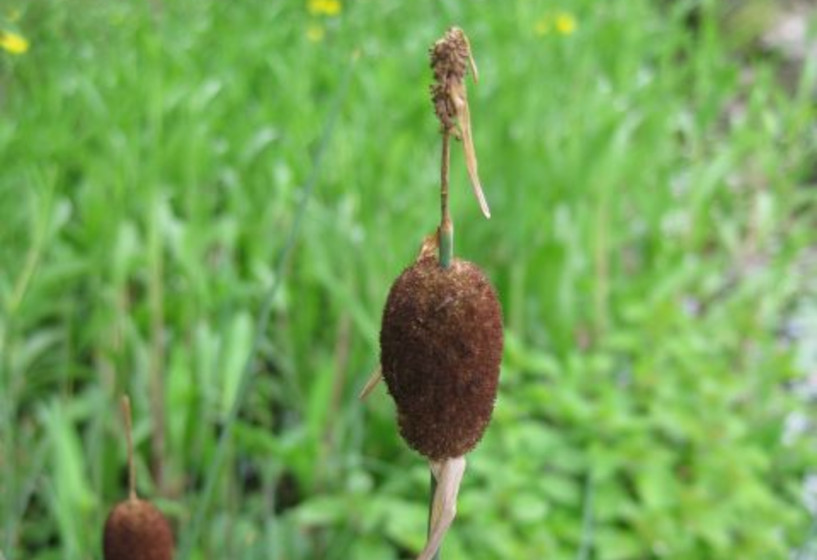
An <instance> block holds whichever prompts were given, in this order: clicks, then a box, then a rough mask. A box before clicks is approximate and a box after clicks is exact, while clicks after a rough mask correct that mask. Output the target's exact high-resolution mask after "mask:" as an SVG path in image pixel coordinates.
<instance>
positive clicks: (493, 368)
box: [362, 28, 502, 560]
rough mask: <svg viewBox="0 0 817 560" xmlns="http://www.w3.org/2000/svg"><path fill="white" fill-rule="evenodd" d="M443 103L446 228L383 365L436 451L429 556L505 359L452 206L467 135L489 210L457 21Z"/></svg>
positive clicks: (400, 415)
mask: <svg viewBox="0 0 817 560" xmlns="http://www.w3.org/2000/svg"><path fill="white" fill-rule="evenodd" d="M430 56H431V67H432V69H433V70H434V78H435V83H434V85H432V87H431V96H432V101H433V103H434V109H435V112H436V114H437V117H438V118H439V120H440V123H441V132H442V140H443V141H442V164H441V189H440V191H441V213H442V218H441V222H440V226H439V228H438V230H437V232H436V233H435V234H433V235H431V236H429V237H428V238H426V240H425V241H424V243H423V245H422V247H421V249H420V253H419V255H418V257H417V259H416V261H415V262H414V264H412V265H411V266H410V267H408V268H407V269H406V270H405V271H404V272H403V273H402V274H401V275H400V276H399V277H398V278H397V280H396V281H395V282H394V284H393V285H392V287H391V290H390V292H389V295H388V299H387V301H386V306H385V309H384V310H383V322H382V326H381V330H380V368H379V369H378V371H377V372H375V375H374V376H373V377H372V379H371V380H370V381H369V383H367V385H366V387H365V388H364V391H363V393H362V396H366V395H367V394H368V393H369V392H370V391H371V389H372V388H373V386H374V385H375V384H376V382H377V381H379V379H381V378H382V379H384V380H385V381H386V385H387V387H388V390H389V393H390V394H391V395H392V397H393V398H394V401H395V403H396V406H397V423H398V426H399V430H400V435H401V436H402V437H403V439H404V440H405V441H406V442H407V443H408V444H409V446H410V447H412V448H413V449H415V450H416V451H418V452H419V453H421V454H422V455H424V456H425V457H426V458H428V460H429V463H430V467H431V472H432V475H433V478H432V488H433V490H432V503H431V512H430V515H431V519H430V522H429V536H428V542H427V544H426V547H425V548H424V550H423V551H422V553H421V554H420V556H419V558H420V559H421V560H426V559H429V558H432V557H435V555H436V553H437V550H438V548H439V546H440V543H441V541H442V538H443V536H444V535H445V532H446V531H447V530H448V527H449V526H450V525H451V522H452V521H453V519H454V515H455V512H456V499H457V493H458V491H459V486H460V482H461V480H462V476H463V473H464V471H465V454H466V453H468V452H469V451H470V450H471V449H473V448H474V446H475V445H476V444H477V443H478V442H479V440H480V438H481V437H482V434H483V433H484V431H485V428H486V427H487V425H488V422H489V421H490V419H491V413H492V411H493V407H494V401H495V399H496V391H497V383H498V380H499V364H500V361H501V357H502V310H501V308H500V305H499V301H498V300H497V296H496V292H495V291H494V289H493V287H492V286H491V284H490V282H489V281H488V279H487V278H486V276H485V274H484V273H483V272H482V271H481V270H480V268H479V267H478V266H476V265H475V264H473V263H470V262H468V261H465V260H461V259H457V258H454V256H453V239H454V227H453V224H452V222H451V216H450V213H449V208H448V168H449V159H450V150H449V144H450V139H451V137H452V136H453V137H454V138H456V139H458V140H461V141H462V145H463V148H464V151H465V161H466V165H467V169H468V175H469V178H470V181H471V185H472V187H473V190H474V193H475V195H476V197H477V200H478V201H479V204H480V207H481V209H482V211H483V213H484V214H485V216H486V217H490V211H489V209H488V204H487V203H486V201H485V197H484V195H483V193H482V187H481V186H480V182H479V178H478V175H477V159H476V154H475V150H474V145H473V139H472V135H471V123H470V115H469V111H468V99H467V95H466V89H465V74H466V72H467V70H468V68H469V67H470V68H471V70H472V74H473V76H474V79H475V80H476V78H477V72H476V65H475V64H474V60H473V58H472V56H471V49H470V45H469V43H468V39H467V37H466V36H465V33H463V31H462V30H461V29H458V28H452V29H450V30H448V31H447V32H446V34H445V35H444V36H443V38H442V39H440V40H439V41H437V42H436V43H435V44H434V45H433V47H432V48H431V50H430Z"/></svg>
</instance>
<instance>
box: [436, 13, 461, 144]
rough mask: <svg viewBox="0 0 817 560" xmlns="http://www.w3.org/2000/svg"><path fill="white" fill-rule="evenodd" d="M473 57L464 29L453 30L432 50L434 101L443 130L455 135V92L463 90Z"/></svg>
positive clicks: (456, 112)
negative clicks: (458, 89)
mask: <svg viewBox="0 0 817 560" xmlns="http://www.w3.org/2000/svg"><path fill="white" fill-rule="evenodd" d="M470 57H471V47H470V46H469V45H468V39H467V38H466V36H465V34H464V33H463V32H462V30H461V29H459V28H457V27H452V28H451V29H449V30H448V31H447V32H446V33H445V35H444V36H443V38H442V39H440V40H439V41H437V42H436V43H434V45H433V46H432V47H431V49H430V50H429V58H430V59H431V68H432V70H434V81H435V82H436V83H434V84H433V85H432V86H431V101H432V102H433V103H434V112H435V113H437V118H438V119H440V123H441V124H442V126H443V128H444V129H446V130H448V131H449V132H452V133H454V131H455V128H456V127H455V125H454V119H455V118H456V117H457V116H458V114H459V113H458V111H457V107H456V106H455V105H454V99H453V95H452V90H455V89H457V88H464V87H465V86H464V84H463V82H464V80H465V73H466V72H467V70H468V64H469V61H470Z"/></svg>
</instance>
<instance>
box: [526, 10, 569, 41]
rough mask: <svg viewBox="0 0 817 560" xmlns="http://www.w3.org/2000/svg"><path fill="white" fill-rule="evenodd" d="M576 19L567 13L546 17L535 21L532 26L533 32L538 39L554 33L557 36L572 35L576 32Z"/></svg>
mask: <svg viewBox="0 0 817 560" xmlns="http://www.w3.org/2000/svg"><path fill="white" fill-rule="evenodd" d="M576 26H577V24H576V18H575V17H574V16H573V14H571V13H568V12H558V13H557V14H555V15H547V16H544V17H541V18H539V19H538V20H536V23H534V24H533V32H534V33H536V34H537V35H539V36H540V37H542V36H544V35H548V34H550V33H551V32H552V31H556V33H558V34H559V35H572V34H573V33H574V32H575V31H576Z"/></svg>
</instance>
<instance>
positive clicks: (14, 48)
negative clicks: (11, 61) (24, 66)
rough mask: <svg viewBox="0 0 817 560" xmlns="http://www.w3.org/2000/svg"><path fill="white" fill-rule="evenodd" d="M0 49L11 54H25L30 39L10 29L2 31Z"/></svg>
mask: <svg viewBox="0 0 817 560" xmlns="http://www.w3.org/2000/svg"><path fill="white" fill-rule="evenodd" d="M0 49H3V50H5V51H8V52H10V53H11V54H23V53H24V52H26V51H27V50H28V41H26V39H25V37H23V36H22V35H18V34H17V33H11V32H10V31H0Z"/></svg>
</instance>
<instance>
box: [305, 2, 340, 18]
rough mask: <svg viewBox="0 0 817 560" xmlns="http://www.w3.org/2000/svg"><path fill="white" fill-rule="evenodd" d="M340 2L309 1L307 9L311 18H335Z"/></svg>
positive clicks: (338, 11)
mask: <svg viewBox="0 0 817 560" xmlns="http://www.w3.org/2000/svg"><path fill="white" fill-rule="evenodd" d="M341 7H342V6H341V3H340V0H309V3H308V4H307V9H308V10H309V13H310V14H312V15H313V16H336V15H338V14H339V13H340V10H341Z"/></svg>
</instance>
